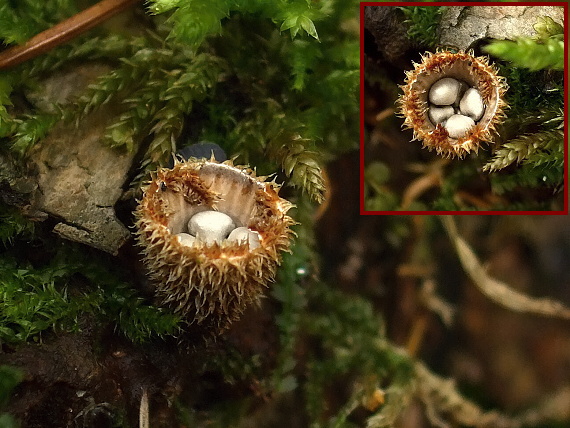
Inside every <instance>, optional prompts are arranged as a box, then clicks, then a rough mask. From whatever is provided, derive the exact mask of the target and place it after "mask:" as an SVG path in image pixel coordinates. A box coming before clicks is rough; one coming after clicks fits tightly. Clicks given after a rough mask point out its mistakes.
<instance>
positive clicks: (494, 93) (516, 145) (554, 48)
mask: <svg viewBox="0 0 570 428" xmlns="http://www.w3.org/2000/svg"><path fill="white" fill-rule="evenodd" d="M453 4H454V5H453V6H446V3H432V4H429V5H422V6H417V3H361V73H362V76H361V99H360V107H361V130H360V131H361V135H360V143H361V183H360V184H361V189H360V190H361V214H391V213H414V214H418V213H422V212H424V213H427V214H434V213H442V214H443V213H445V214H469V213H473V214H475V213H476V214H509V213H512V214H567V213H568V197H567V175H568V174H567V155H566V146H567V140H568V139H567V136H566V128H567V114H566V108H567V107H566V106H567V92H565V88H567V78H568V70H567V66H566V64H567V63H568V56H567V55H568V53H567V48H565V44H564V38H565V34H567V29H566V27H565V22H566V20H567V17H568V5H567V4H566V3H560V2H551V3H543V5H540V6H536V5H531V4H527V3H508V5H506V4H505V3H488V4H485V5H477V6H472V5H471V3H465V5H460V4H458V3H453Z"/></svg>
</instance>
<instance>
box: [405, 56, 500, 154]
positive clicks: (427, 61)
mask: <svg viewBox="0 0 570 428" xmlns="http://www.w3.org/2000/svg"><path fill="white" fill-rule="evenodd" d="M402 90H403V95H402V96H401V97H400V98H399V100H398V104H399V112H400V113H401V115H402V116H403V117H404V125H403V126H404V127H406V128H411V129H412V130H413V132H414V137H413V139H414V140H421V141H422V143H423V146H424V147H427V148H428V149H430V150H433V149H435V150H436V152H437V153H438V154H439V155H442V156H445V157H455V156H457V157H460V158H462V157H464V156H465V155H467V154H469V153H471V152H472V151H473V152H475V153H477V151H478V150H479V147H480V145H481V143H482V142H487V143H490V142H492V140H493V134H494V133H495V132H496V129H495V127H496V125H497V124H499V123H500V122H501V121H502V120H503V119H504V117H505V114H504V110H505V108H506V104H505V101H504V100H503V95H504V93H505V91H506V90H507V84H506V81H505V79H504V77H501V76H499V75H498V74H497V70H496V69H495V67H493V66H492V65H489V63H488V60H487V58H485V57H475V56H473V55H472V52H470V53H467V52H457V53H453V52H447V51H444V52H436V53H430V52H428V53H426V54H425V55H423V56H422V61H421V63H419V64H416V63H414V69H413V70H411V71H407V72H406V80H405V84H404V85H403V86H402Z"/></svg>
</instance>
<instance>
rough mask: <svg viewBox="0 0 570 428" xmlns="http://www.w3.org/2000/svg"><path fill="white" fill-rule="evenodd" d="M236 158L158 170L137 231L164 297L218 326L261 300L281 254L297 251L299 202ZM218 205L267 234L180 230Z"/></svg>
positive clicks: (191, 316)
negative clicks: (196, 237)
mask: <svg viewBox="0 0 570 428" xmlns="http://www.w3.org/2000/svg"><path fill="white" fill-rule="evenodd" d="M264 180H265V177H257V176H256V175H255V172H254V171H252V170H251V169H249V168H247V167H241V166H234V165H233V163H232V161H226V162H223V163H217V162H215V161H214V160H213V159H212V160H204V159H201V160H197V159H190V160H188V161H183V162H176V164H175V165H174V167H173V168H172V169H166V168H162V169H159V170H158V171H156V172H155V173H154V174H153V176H152V179H151V181H150V183H149V184H148V186H146V187H145V188H144V189H143V191H144V194H143V197H142V200H141V201H140V203H139V205H138V207H137V210H136V216H137V222H136V225H137V228H138V232H137V238H138V243H139V245H140V246H141V247H142V254H143V258H144V262H145V265H146V267H147V268H148V271H149V273H148V275H149V276H150V279H151V281H152V283H153V284H154V285H155V290H156V291H155V293H156V298H157V300H158V304H160V305H163V306H167V307H169V308H171V309H172V310H173V311H174V312H176V313H178V314H180V315H182V317H183V318H184V319H185V320H186V321H187V322H188V323H195V324H199V325H200V326H203V327H206V328H208V329H213V330H215V331H216V332H220V331H222V330H224V329H225V328H226V327H227V326H228V325H229V324H230V323H231V322H232V321H234V320H236V319H238V318H239V317H240V315H241V314H242V312H243V311H244V309H245V308H246V307H247V306H248V305H250V304H251V303H254V302H257V301H258V300H259V298H260V297H261V296H262V294H263V291H264V290H265V288H266V287H267V286H268V284H269V283H270V282H272V281H273V280H274V277H275V273H276V270H277V266H278V265H279V263H280V261H281V253H282V252H283V251H289V247H290V242H291V237H292V235H293V232H292V231H291V230H290V226H292V225H293V224H295V222H294V221H293V219H292V218H291V217H289V216H288V215H287V211H288V210H289V209H290V208H291V207H292V204H291V203H289V202H288V201H287V200H285V199H282V198H280V197H279V195H278V190H279V186H278V185H277V184H276V183H275V182H266V181H264ZM205 210H218V211H221V212H223V213H225V214H227V215H229V216H230V217H232V219H233V220H234V222H235V224H236V226H245V227H248V228H250V229H252V230H254V231H256V232H258V233H259V235H260V237H261V243H260V246H259V247H258V248H255V249H252V250H250V248H249V245H248V244H247V242H246V243H243V242H241V243H236V242H226V241H225V240H224V241H222V242H221V243H213V244H209V245H208V244H206V243H203V242H201V243H197V244H196V245H194V246H191V247H189V246H184V245H182V244H181V243H180V242H179V241H178V239H177V238H176V236H175V234H176V233H179V232H182V231H183V230H184V227H185V225H186V224H187V223H188V220H189V219H190V217H192V216H193V215H194V214H196V213H197V212H200V211H205Z"/></svg>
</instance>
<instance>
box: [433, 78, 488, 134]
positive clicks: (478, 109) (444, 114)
mask: <svg viewBox="0 0 570 428" xmlns="http://www.w3.org/2000/svg"><path fill="white" fill-rule="evenodd" d="M428 100H429V107H428V117H429V120H430V121H431V122H432V124H433V125H434V126H437V125H438V124H441V125H442V126H443V127H444V128H445V129H446V130H447V133H448V134H449V136H450V137H451V138H456V139H457V138H461V137H463V136H465V135H466V134H467V133H468V132H469V131H470V130H471V128H473V127H474V126H475V124H476V123H477V122H478V121H479V120H480V119H481V118H482V117H483V115H484V114H485V104H484V102H483V97H481V93H480V92H479V91H478V90H477V89H476V88H474V87H470V86H469V85H468V84H467V83H465V82H464V81H462V80H458V79H454V78H453V77H444V78H442V79H439V80H438V81H436V82H435V83H434V84H433V85H432V86H431V87H430V89H429V93H428Z"/></svg>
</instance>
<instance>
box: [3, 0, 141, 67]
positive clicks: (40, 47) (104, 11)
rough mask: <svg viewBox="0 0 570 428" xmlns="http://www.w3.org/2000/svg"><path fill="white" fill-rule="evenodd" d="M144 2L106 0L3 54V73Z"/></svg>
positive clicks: (136, 0)
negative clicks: (4, 70)
mask: <svg viewBox="0 0 570 428" xmlns="http://www.w3.org/2000/svg"><path fill="white" fill-rule="evenodd" d="M139 1H140V0H102V1H100V2H99V3H97V4H95V5H93V6H91V7H90V8H88V9H85V10H84V11H81V12H79V13H78V14H76V15H73V16H72V17H70V18H68V19H66V20H65V21H62V22H60V23H59V24H56V25H54V26H53V27H51V28H49V29H47V30H45V31H43V32H41V33H40V34H37V35H35V36H34V37H32V38H31V39H30V40H28V41H27V42H26V43H24V44H23V45H20V46H14V47H12V48H10V49H7V50H5V51H3V52H1V53H0V70H1V69H4V68H9V67H14V66H16V65H18V64H21V63H22V62H24V61H27V60H29V59H32V58H35V57H36V56H38V55H41V54H43V53H46V52H47V51H49V50H50V49H53V48H54V47H56V46H59V45H61V44H63V43H66V42H68V41H70V40H71V39H73V38H75V37H77V36H78V35H79V34H82V33H84V32H85V31H87V30H89V29H91V28H93V27H95V26H96V25H99V24H100V23H101V22H103V21H105V20H107V19H109V18H110V17H112V16H114V15H116V14H117V13H119V12H122V11H123V10H125V9H127V8H128V7H130V6H132V5H133V4H135V3H137V2H139Z"/></svg>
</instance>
